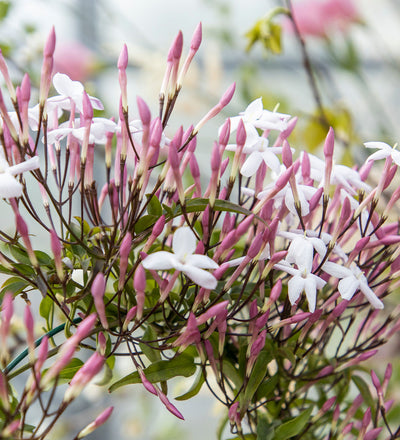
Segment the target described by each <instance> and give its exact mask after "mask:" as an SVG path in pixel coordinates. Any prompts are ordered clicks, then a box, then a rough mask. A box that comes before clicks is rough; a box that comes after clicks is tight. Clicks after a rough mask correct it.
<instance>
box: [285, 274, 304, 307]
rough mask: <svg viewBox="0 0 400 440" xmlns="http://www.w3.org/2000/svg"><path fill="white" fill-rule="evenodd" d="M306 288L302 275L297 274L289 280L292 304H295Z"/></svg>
mask: <svg viewBox="0 0 400 440" xmlns="http://www.w3.org/2000/svg"><path fill="white" fill-rule="evenodd" d="M303 290H304V278H303V277H301V276H300V275H295V276H294V277H293V278H291V279H290V280H289V282H288V293H289V301H290V304H292V305H293V304H295V302H296V301H297V300H298V299H299V297H300V294H301V292H302V291H303Z"/></svg>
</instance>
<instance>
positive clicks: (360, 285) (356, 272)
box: [322, 261, 383, 309]
mask: <svg viewBox="0 0 400 440" xmlns="http://www.w3.org/2000/svg"><path fill="white" fill-rule="evenodd" d="M322 269H323V271H324V272H326V273H327V274H329V275H332V276H334V277H336V278H341V280H340V281H339V284H338V290H339V293H340V295H341V297H342V298H343V299H347V300H351V298H353V296H354V294H355V293H356V291H357V290H360V291H361V292H362V293H363V294H364V296H365V297H366V298H367V300H368V301H369V302H370V303H371V305H372V306H373V307H375V308H376V309H383V302H382V301H381V300H380V299H379V298H378V297H377V296H376V295H375V293H374V291H373V290H372V289H371V288H370V287H369V285H368V280H367V278H366V277H365V275H364V274H363V273H362V271H361V269H360V268H359V267H358V266H357V265H356V264H355V263H351V265H350V267H344V266H341V265H340V264H336V263H332V262H330V261H328V262H326V263H325V264H324V265H323V266H322Z"/></svg>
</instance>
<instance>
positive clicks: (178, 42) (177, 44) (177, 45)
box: [172, 31, 183, 60]
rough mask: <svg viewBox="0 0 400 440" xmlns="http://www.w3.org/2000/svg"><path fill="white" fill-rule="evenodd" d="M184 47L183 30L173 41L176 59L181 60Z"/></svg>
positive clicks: (173, 51) (173, 52)
mask: <svg viewBox="0 0 400 440" xmlns="http://www.w3.org/2000/svg"><path fill="white" fill-rule="evenodd" d="M182 48H183V34H182V31H179V32H178V35H177V36H176V37H175V40H174V42H173V43H172V54H173V57H174V58H175V59H176V60H179V59H180V57H181V55H182Z"/></svg>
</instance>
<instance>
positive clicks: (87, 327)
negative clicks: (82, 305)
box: [73, 313, 97, 343]
mask: <svg viewBox="0 0 400 440" xmlns="http://www.w3.org/2000/svg"><path fill="white" fill-rule="evenodd" d="M96 320H97V316H96V314H95V313H92V314H91V315H89V316H88V317H87V318H85V319H84V320H83V321H82V322H81V323H80V324H79V325H78V327H77V329H76V332H75V334H74V335H73V338H74V339H75V340H76V341H77V343H79V342H80V341H82V340H83V339H85V338H86V337H87V336H89V333H90V332H91V331H92V330H93V327H94V324H95V322H96Z"/></svg>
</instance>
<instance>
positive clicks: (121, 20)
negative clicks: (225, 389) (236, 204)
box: [0, 0, 400, 440]
mask: <svg viewBox="0 0 400 440" xmlns="http://www.w3.org/2000/svg"><path fill="white" fill-rule="evenodd" d="M292 5H293V9H294V16H295V18H296V22H297V27H298V29H297V31H299V32H300V35H301V38H300V36H299V34H298V33H297V32H296V30H295V29H294V28H293V26H292V25H291V24H290V22H289V20H288V19H287V18H285V16H284V14H281V13H280V12H281V11H280V10H279V9H277V10H276V9H275V12H272V13H271V11H272V10H274V8H279V7H282V6H287V3H286V2H285V1H284V0H282V1H280V0H266V1H263V2H260V1H259V0H246V1H241V0H230V1H228V0H191V1H187V0H168V1H160V0H146V1H132V0H114V1H113V2H110V1H106V0H84V1H82V0H53V1H52V2H48V1H45V0H13V1H0V48H1V50H2V52H3V55H4V56H5V57H6V59H7V63H8V65H9V66H10V70H11V72H12V77H13V78H14V79H15V81H16V82H17V81H19V80H20V79H22V76H23V74H24V72H25V71H28V72H29V73H30V75H31V80H32V82H33V84H35V83H36V85H38V83H39V75H40V66H41V55H42V49H43V44H44V41H45V39H46V36H47V35H48V33H49V31H50V29H51V27H52V26H53V25H54V26H55V29H56V34H57V46H56V54H55V71H59V72H62V73H66V74H68V75H69V76H70V77H71V78H72V79H74V80H78V81H81V82H83V83H84V84H85V86H86V88H87V90H88V92H89V93H90V94H91V95H94V96H96V97H98V98H100V99H101V100H102V101H103V103H104V106H105V112H104V115H107V116H108V117H110V116H112V115H114V116H115V117H116V118H118V102H119V93H120V92H119V86H118V69H117V66H116V64H117V59H118V56H119V53H120V51H121V49H122V46H123V44H124V43H126V44H127V46H128V51H129V68H128V81H129V82H128V92H129V96H130V98H129V105H130V107H129V108H130V113H131V114H132V113H133V114H135V113H136V96H137V95H140V96H141V97H142V98H144V99H145V100H146V102H147V103H148V105H149V107H150V108H151V110H152V112H153V113H154V114H155V113H157V111H158V92H159V88H160V84H161V80H162V77H163V74H164V69H165V61H166V56H167V52H168V49H169V46H170V44H171V42H172V40H173V39H174V37H175V35H176V34H177V32H178V30H179V29H180V30H182V32H183V35H184V54H185V53H186V51H187V50H188V48H189V44H190V39H191V35H192V33H193V30H194V29H195V27H196V25H197V24H198V22H199V21H201V22H202V23H203V43H202V46H201V48H200V50H199V53H198V54H197V56H196V58H195V61H194V63H193V65H192V66H191V68H190V70H189V74H188V75H187V77H186V79H185V82H184V88H183V90H182V92H181V95H180V97H179V99H178V103H177V107H176V111H175V112H174V115H173V117H172V118H171V121H170V124H169V127H167V132H169V134H172V133H173V132H174V130H175V129H176V128H177V127H179V126H180V125H183V126H184V128H185V129H186V128H187V127H188V126H189V125H190V124H194V125H195V124H196V122H198V121H199V120H200V119H201V117H202V116H203V115H204V114H205V113H206V112H207V111H208V109H209V108H210V107H211V106H213V105H214V104H216V103H217V102H218V100H219V98H220V96H221V95H222V93H223V92H224V91H225V89H226V88H227V87H228V85H229V84H231V83H232V82H233V81H236V82H237V92H236V94H235V97H234V99H233V101H232V103H231V104H230V105H229V107H228V109H226V113H224V114H222V115H220V116H218V117H217V118H216V119H215V120H214V121H211V122H210V123H209V124H207V125H206V127H205V128H204V129H203V131H202V132H201V133H200V135H199V143H198V152H199V153H198V154H199V157H200V160H203V161H204V163H205V164H207V163H208V155H207V152H208V151H210V150H211V146H212V141H213V140H214V139H215V138H216V136H217V134H216V133H217V131H216V130H217V128H218V126H219V125H220V124H221V123H222V122H223V120H224V118H225V117H226V116H228V115H235V114H237V113H238V112H239V111H243V110H244V109H245V108H246V106H247V104H248V103H249V102H251V101H252V100H254V99H255V98H258V97H259V96H262V97H263V102H264V107H265V108H268V109H270V110H272V109H274V108H275V107H276V105H277V104H279V111H280V112H284V113H289V114H291V115H297V116H299V123H298V127H297V129H296V131H295V133H294V136H293V137H292V138H291V139H292V142H293V144H294V145H296V146H298V147H299V148H306V149H308V150H309V151H314V150H317V149H318V148H319V147H320V145H321V142H322V141H323V139H324V137H325V135H326V133H327V127H328V126H329V125H332V126H333V127H334V129H335V132H336V136H337V145H336V156H337V160H341V161H344V162H345V163H347V164H349V165H353V164H356V163H361V162H362V161H363V159H365V151H364V147H363V146H362V144H363V142H366V141H374V140H382V141H386V142H388V143H389V144H391V145H393V144H394V143H396V142H397V141H398V139H399V135H400V124H399V121H400V108H399V102H400V31H399V22H400V2H399V1H398V0H380V1H379V2H378V1H376V0H352V1H351V0H299V1H293V3H292ZM303 43H304V44H303ZM305 64H306V65H307V64H308V67H307V68H306V67H305ZM33 100H34V96H33V98H32V102H34V101H33ZM228 112H229V113H228ZM385 350H386V351H385V353H383V352H382V353H381V356H384V357H385V359H393V362H395V363H397V366H398V365H399V363H398V360H396V356H395V355H396V351H397V350H398V347H394V346H392V347H388V348H386V349H385ZM375 362H376V363H378V361H375ZM383 367H384V366H383ZM130 368H131V366H130V364H129V361H126V362H125V365H122V367H121V371H120V373H121V375H122V374H126V373H127V372H129V371H130ZM378 370H379V368H378ZM398 370H399V369H397V371H398ZM395 371H396V369H395ZM399 375H400V372H397V376H398V377H397V383H399ZM188 387H190V383H189V384H188V383H182V382H176V383H175V384H174V386H173V387H172V388H173V389H171V396H178V395H179V394H182V393H183V392H184V391H185V390H187V389H188ZM395 392H396V390H395ZM116 394H117V393H116ZM115 397H116V396H114V395H113V396H111V397H110V396H104V392H103V389H99V387H98V386H95V385H93V386H91V387H90V389H88V390H87V392H86V394H85V396H84V398H82V399H80V400H79V401H77V402H76V403H75V404H74V405H72V407H71V411H70V418H69V419H64V421H63V422H62V423H60V425H59V432H58V433H57V436H56V437H54V438H57V439H61V438H71V434H68V433H69V432H72V433H75V432H76V431H77V430H79V429H80V428H81V427H83V426H84V425H85V424H86V423H87V422H88V421H90V420H92V419H93V418H94V417H95V416H96V415H97V414H98V413H99V412H100V411H101V409H102V408H104V407H105V406H107V405H111V404H113V405H115V407H116V408H115V412H114V416H113V418H112V419H111V421H110V422H108V423H107V424H106V425H105V426H104V427H103V428H102V429H101V430H98V431H96V432H95V433H94V434H93V435H92V436H91V438H93V439H109V438H111V436H113V437H114V438H115V439H121V440H123V439H135V440H136V439H141V440H163V439H169V438H174V439H176V440H179V439H189V438H190V439H191V440H200V439H207V438H210V439H211V438H215V432H216V430H217V426H218V423H219V420H220V419H221V417H223V415H224V413H223V410H222V408H220V407H219V406H218V405H217V404H215V399H214V398H212V396H211V395H210V393H209V392H208V390H206V389H205V388H204V389H203V390H202V392H201V393H200V395H199V396H197V397H196V398H195V399H194V400H193V401H189V402H187V401H186V402H183V401H182V402H177V403H176V404H177V407H178V408H179V410H180V411H181V412H182V413H183V414H184V416H185V418H186V422H185V423H182V422H181V421H178V420H177V419H175V418H174V417H173V416H172V415H171V414H170V413H168V412H167V411H165V409H164V407H162V405H161V404H160V402H159V401H158V399H155V398H154V399H153V398H152V396H149V395H148V393H145V392H144V391H143V390H142V387H136V386H134V385H133V386H131V387H127V388H125V389H124V390H123V391H122V392H121V393H120V394H118V398H117V399H115ZM398 398H399V396H398ZM63 436H64V437H63Z"/></svg>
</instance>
